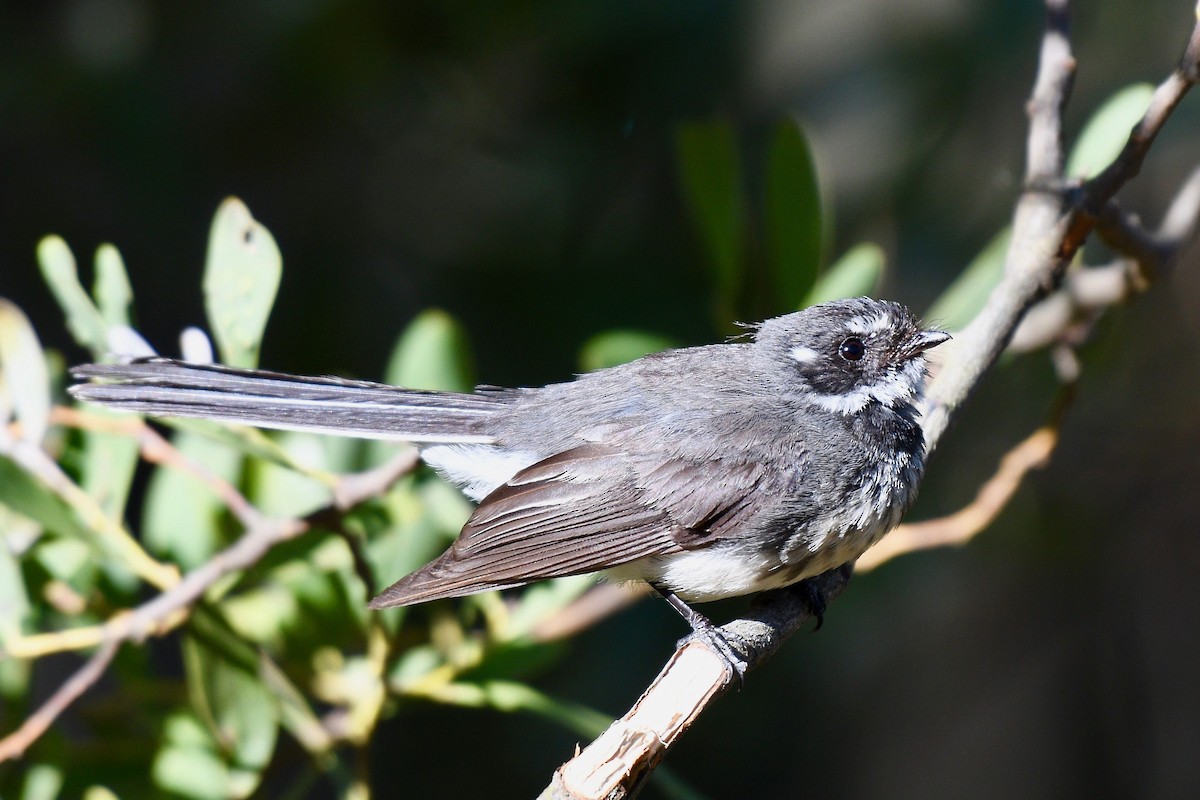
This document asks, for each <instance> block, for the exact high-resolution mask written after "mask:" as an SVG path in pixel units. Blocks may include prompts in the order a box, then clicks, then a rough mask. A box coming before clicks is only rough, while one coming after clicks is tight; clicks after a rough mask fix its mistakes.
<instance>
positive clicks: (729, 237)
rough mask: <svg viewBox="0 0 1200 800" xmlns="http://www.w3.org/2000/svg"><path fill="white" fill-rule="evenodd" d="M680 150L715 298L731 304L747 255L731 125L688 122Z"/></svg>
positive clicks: (682, 178) (687, 197) (681, 167)
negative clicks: (708, 263) (711, 274)
mask: <svg viewBox="0 0 1200 800" xmlns="http://www.w3.org/2000/svg"><path fill="white" fill-rule="evenodd" d="M676 152H677V154H678V162H679V178H680V182H681V183H682V186H683V194H684V199H685V200H686V202H687V206H688V209H689V210H690V211H691V214H692V219H693V221H694V222H695V225H696V227H697V229H698V231H699V234H700V238H701V240H702V241H703V242H704V246H705V249H706V250H707V252H708V255H709V261H710V263H711V265H712V268H713V282H714V285H715V287H716V291H717V297H718V299H719V300H720V302H721V304H722V305H723V306H724V307H725V308H726V309H732V308H733V305H734V301H735V300H736V299H737V294H738V291H739V289H740V287H741V282H742V270H743V268H744V258H745V252H744V251H745V244H744V237H745V229H744V226H745V201H744V199H743V196H742V167H741V158H740V156H739V154H738V146H737V139H736V137H735V136H734V132H733V127H732V126H731V125H730V124H729V123H727V122H693V123H688V124H685V125H683V126H681V127H680V129H679V132H678V134H677V136H676ZM727 316H731V314H730V315H727Z"/></svg>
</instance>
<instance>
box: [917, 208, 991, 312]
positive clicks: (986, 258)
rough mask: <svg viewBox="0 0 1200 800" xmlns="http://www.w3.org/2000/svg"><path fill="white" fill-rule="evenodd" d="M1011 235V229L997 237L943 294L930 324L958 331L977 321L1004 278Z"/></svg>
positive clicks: (936, 305) (935, 304) (936, 304)
mask: <svg viewBox="0 0 1200 800" xmlns="http://www.w3.org/2000/svg"><path fill="white" fill-rule="evenodd" d="M1010 235H1011V231H1010V230H1009V229H1008V228H1005V229H1004V230H1002V231H1000V233H998V234H996V235H995V236H994V237H993V238H992V240H991V241H990V242H988V243H987V244H986V245H985V246H984V248H983V250H981V251H980V252H979V255H977V256H975V258H974V259H973V260H972V261H971V263H970V264H968V265H967V268H966V269H964V270H963V271H962V273H960V274H959V276H958V277H957V278H955V279H954V282H953V283H951V284H950V285H949V286H948V287H947V288H946V291H944V292H942V296H941V297H939V298H938V299H937V300H936V301H934V303H933V305H932V306H931V307H930V309H929V311H928V312H927V313H926V315H925V318H926V319H927V320H928V321H929V322H930V323H932V324H934V325H937V326H938V327H940V328H945V329H946V330H950V331H958V330H962V329H963V327H964V326H965V325H966V324H967V323H968V322H970V321H971V320H972V319H974V318H975V315H976V314H978V313H979V312H980V310H981V309H982V308H983V306H984V304H985V303H987V299H988V297H989V296H990V295H991V293H992V290H993V289H995V288H996V284H998V283H999V282H1000V279H1001V278H1002V277H1003V276H1004V259H1005V256H1006V255H1007V254H1008V242H1009V238H1010Z"/></svg>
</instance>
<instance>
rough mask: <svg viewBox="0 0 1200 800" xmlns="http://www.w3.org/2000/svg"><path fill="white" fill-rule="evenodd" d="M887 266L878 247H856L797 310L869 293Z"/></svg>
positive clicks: (844, 256) (864, 245)
mask: <svg viewBox="0 0 1200 800" xmlns="http://www.w3.org/2000/svg"><path fill="white" fill-rule="evenodd" d="M886 263H887V256H885V255H884V252H883V248H881V247H880V246H879V245H877V244H873V243H871V242H863V243H862V244H858V245H855V246H854V247H852V248H850V249H849V250H847V251H846V253H845V255H843V256H842V257H841V258H839V259H838V260H837V263H835V264H834V265H833V266H832V267H830V268H829V269H828V270H827V271H826V272H825V273H824V274H822V275H821V277H820V278H818V279H817V282H816V283H815V284H814V285H813V287H812V289H811V290H810V291H809V293H808V295H807V296H806V297H805V298H804V302H803V303H801V305H800V307H801V308H807V307H808V306H812V305H816V304H817V303H824V302H825V301H827V300H841V299H842V298H845V297H859V296H861V295H864V294H871V293H872V292H874V291H875V289H876V288H877V287H878V286H879V281H880V279H881V278H882V277H883V270H884V266H885V265H886Z"/></svg>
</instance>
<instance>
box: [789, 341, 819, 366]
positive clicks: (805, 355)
mask: <svg viewBox="0 0 1200 800" xmlns="http://www.w3.org/2000/svg"><path fill="white" fill-rule="evenodd" d="M788 355H790V356H791V357H792V358H794V359H795V360H796V361H799V362H800V363H802V364H807V363H809V362H812V361H816V360H817V359H818V358H820V357H821V354H820V353H818V352H817V351H816V350H813V349H812V348H811V347H805V346H804V345H796V346H795V347H793V348H792V349H791V350H789V351H788Z"/></svg>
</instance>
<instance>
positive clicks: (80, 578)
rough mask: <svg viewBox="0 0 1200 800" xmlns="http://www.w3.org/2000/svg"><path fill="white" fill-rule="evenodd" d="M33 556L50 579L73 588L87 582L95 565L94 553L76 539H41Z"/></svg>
mask: <svg viewBox="0 0 1200 800" xmlns="http://www.w3.org/2000/svg"><path fill="white" fill-rule="evenodd" d="M33 555H34V558H35V559H36V560H37V563H39V564H41V565H42V568H43V569H44V570H46V572H48V573H49V574H50V575H51V576H52V577H54V578H56V579H58V580H60V581H62V582H63V583H66V584H69V585H71V586H75V587H79V586H80V584H81V583H86V582H87V581H86V578H87V577H90V575H91V574H93V571H92V567H94V566H95V563H96V558H95V552H94V551H93V550H91V549H90V548H89V547H88V546H87V544H85V543H84V542H82V541H80V540H78V539H63V538H58V537H55V538H52V539H43V540H42V541H40V542H38V545H37V547H36V548H34V550H33Z"/></svg>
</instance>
